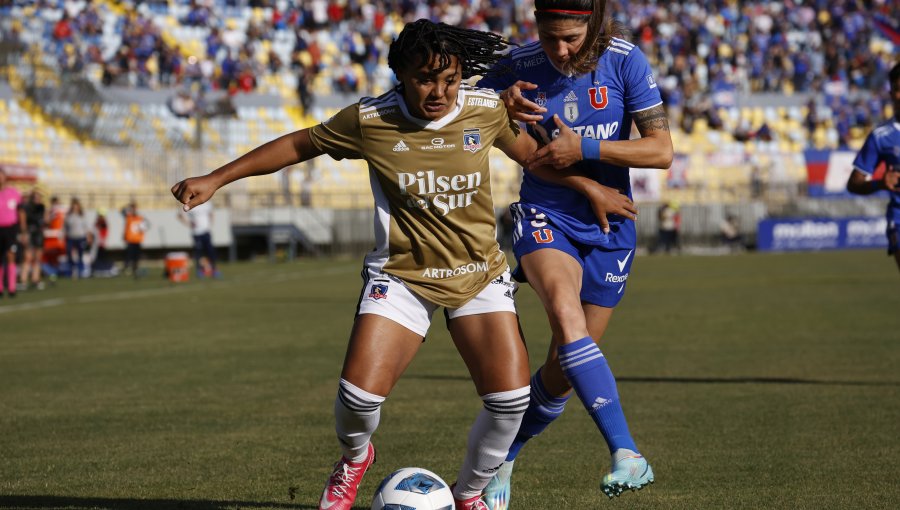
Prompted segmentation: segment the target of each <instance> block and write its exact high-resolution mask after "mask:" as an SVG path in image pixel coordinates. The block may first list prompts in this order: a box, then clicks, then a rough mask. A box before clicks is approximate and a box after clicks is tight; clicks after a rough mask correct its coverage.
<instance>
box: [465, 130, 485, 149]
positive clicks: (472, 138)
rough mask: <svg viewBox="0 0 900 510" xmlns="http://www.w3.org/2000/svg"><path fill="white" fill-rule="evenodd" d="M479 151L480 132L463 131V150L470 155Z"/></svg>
mask: <svg viewBox="0 0 900 510" xmlns="http://www.w3.org/2000/svg"><path fill="white" fill-rule="evenodd" d="M479 149H481V130H479V129H478V128H470V129H463V150H467V151H469V152H471V153H473V154H474V153H475V152H477V151H478V150H479Z"/></svg>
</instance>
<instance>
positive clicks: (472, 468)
mask: <svg viewBox="0 0 900 510" xmlns="http://www.w3.org/2000/svg"><path fill="white" fill-rule="evenodd" d="M530 389H531V387H530V386H525V387H524V388H519V389H517V390H511V391H502V392H499V393H488V394H487V395H483V396H482V397H481V400H483V401H484V409H482V410H481V412H480V413H478V417H477V418H476V419H475V424H474V425H472V430H470V431H469V446H468V450H467V452H466V459H465V460H464V461H463V465H462V468H461V469H460V470H459V476H457V478H456V487H455V488H454V490H453V497H455V498H456V499H458V500H466V499H470V498H474V497H475V496H478V495H480V494H481V493H482V491H484V488H485V487H487V484H488V482H490V481H491V478H492V477H493V476H494V473H496V472H497V470H498V469H500V466H501V465H503V461H504V460H506V454H507V453H509V446H510V445H511V444H512V442H513V439H515V437H516V433H517V432H518V431H519V425H521V424H522V416H523V415H524V414H525V410H526V409H528V398H529V392H530Z"/></svg>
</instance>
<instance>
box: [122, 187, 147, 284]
mask: <svg viewBox="0 0 900 510" xmlns="http://www.w3.org/2000/svg"><path fill="white" fill-rule="evenodd" d="M122 215H123V216H124V217H125V233H124V238H125V268H124V269H123V273H128V270H129V268H131V274H132V276H134V277H135V278H137V277H139V276H140V272H139V271H138V264H139V263H140V260H141V244H143V242H144V232H146V231H147V230H148V229H149V228H150V224H149V223H148V222H147V220H146V219H145V218H144V217H143V216H141V215H140V214H139V213H138V210H137V203H135V202H131V203H130V204H128V205H127V206H126V207H125V208H124V209H122Z"/></svg>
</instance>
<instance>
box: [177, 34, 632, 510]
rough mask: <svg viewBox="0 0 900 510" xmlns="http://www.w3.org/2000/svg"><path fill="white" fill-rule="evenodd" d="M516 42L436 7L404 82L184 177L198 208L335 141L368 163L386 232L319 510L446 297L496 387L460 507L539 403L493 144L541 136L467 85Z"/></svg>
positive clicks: (605, 197) (483, 377)
mask: <svg viewBox="0 0 900 510" xmlns="http://www.w3.org/2000/svg"><path fill="white" fill-rule="evenodd" d="M505 47H506V42H505V41H504V40H502V39H501V38H500V37H498V36H496V35H494V34H489V33H486V32H480V31H475V30H466V29H460V28H456V27H451V26H448V25H444V24H435V23H432V22H430V21H427V20H419V21H416V22H414V23H409V24H407V25H406V27H405V28H404V30H403V31H402V32H401V33H400V35H399V36H398V38H397V39H396V40H395V41H394V42H393V43H392V44H391V47H390V51H389V55H388V64H389V66H390V67H391V69H392V70H393V71H394V72H395V74H396V75H397V78H398V80H399V82H400V85H399V86H398V87H397V88H395V89H394V90H392V91H390V92H388V93H386V94H384V95H382V96H380V97H378V98H364V99H363V100H361V101H360V102H359V103H357V104H354V105H351V106H349V107H347V108H345V109H344V110H342V111H341V112H339V113H338V114H337V115H335V116H334V117H332V118H331V119H329V120H328V121H326V122H324V123H322V124H319V125H317V126H315V127H313V128H310V129H304V130H301V131H297V132H294V133H291V134H288V135H285V136H283V137H281V138H278V139H276V140H274V141H272V142H269V143H267V144H265V145H263V146H261V147H259V148H257V149H255V150H253V151H251V152H250V153H248V154H246V155H244V156H242V157H240V158H238V159H237V160H235V161H233V162H231V163H228V164H227V165H225V166H223V167H221V168H219V169H217V170H215V171H213V172H212V173H210V174H208V175H205V176H202V177H195V178H191V179H187V180H185V181H182V182H180V183H178V184H176V185H175V186H173V187H172V193H173V194H174V195H175V197H176V198H177V199H178V200H179V202H181V203H182V204H184V209H185V210H188V209H190V208H192V207H194V206H196V205H198V204H201V203H203V202H205V201H206V200H209V198H210V197H212V195H213V193H215V191H216V190H217V189H219V188H220V187H222V186H224V185H226V184H228V183H230V182H232V181H235V180H237V179H240V178H243V177H248V176H253V175H263V174H269V173H273V172H276V171H278V170H279V169H281V168H284V167H286V166H289V165H293V164H296V163H299V162H301V161H305V160H308V159H312V158H315V157H317V156H320V155H322V154H326V153H327V154H328V155H330V156H332V157H333V158H335V159H343V158H356V159H365V160H366V161H367V162H368V164H369V171H370V177H371V182H372V192H373V195H374V196H375V203H376V209H375V219H376V221H375V225H376V240H377V244H378V247H377V248H376V249H375V250H374V251H372V252H370V253H369V254H368V255H367V256H366V259H365V271H364V284H363V289H362V292H361V295H360V302H359V307H358V312H357V315H356V319H355V322H354V326H353V330H352V333H351V336H350V342H349V346H348V349H347V354H346V358H345V360H344V366H343V370H342V372H341V379H340V383H339V388H338V395H337V398H336V400H335V418H336V429H337V435H338V439H339V442H340V446H341V449H342V453H343V456H342V457H341V459H340V460H339V461H338V462H337V463H336V464H335V467H334V471H333V473H332V475H331V476H330V477H329V479H328V481H327V483H326V486H325V490H324V493H323V494H322V497H321V499H320V502H319V508H320V509H323V510H333V509H338V510H347V509H350V508H351V507H352V506H353V503H354V501H355V498H356V493H357V489H358V487H359V483H360V481H361V479H362V477H363V474H364V473H365V472H366V470H367V469H368V468H369V466H371V464H372V463H373V462H374V461H375V449H374V447H373V446H372V443H371V441H370V438H371V436H372V434H373V433H374V431H375V429H376V427H377V426H378V422H379V417H380V409H381V405H382V403H383V402H384V400H385V398H386V397H387V395H388V394H389V393H390V392H391V389H392V388H393V387H394V385H395V384H396V382H397V380H398V379H399V378H400V375H401V374H402V373H403V372H404V370H405V369H406V367H407V366H408V365H409V363H410V362H411V361H412V358H413V356H414V355H415V354H416V352H417V351H418V349H419V346H420V345H421V344H422V341H423V339H424V336H425V333H426V331H427V329H428V327H429V325H430V323H431V316H432V313H433V312H434V310H435V309H437V308H438V307H439V306H443V307H445V309H446V315H447V317H448V328H449V330H450V334H451V337H452V338H453V342H454V343H455V345H456V347H457V349H458V350H459V353H460V355H461V356H462V358H463V360H464V362H465V363H466V366H467V367H468V369H469V372H470V374H471V377H472V380H473V382H474V383H475V387H476V389H477V391H478V394H479V395H480V396H481V399H482V400H483V402H484V408H483V409H482V410H481V412H480V414H479V415H478V417H477V418H476V420H475V423H474V425H473V427H472V430H471V432H470V434H469V445H468V449H467V452H466V457H465V460H464V461H463V465H462V468H461V469H460V472H459V474H458V477H457V481H456V484H455V486H454V488H453V495H454V498H455V500H456V508H457V509H461V510H470V509H483V508H485V507H484V502H483V501H482V500H481V493H482V490H483V489H484V487H485V486H486V485H487V483H488V481H489V480H490V478H491V476H492V475H493V473H494V472H496V471H497V469H498V468H499V467H500V465H501V464H502V463H503V461H504V458H505V455H506V452H507V450H508V449H509V445H510V444H511V442H512V440H513V438H514V436H515V434H516V431H517V430H518V428H519V424H520V422H521V419H522V413H523V412H524V411H525V409H526V408H527V406H528V401H529V367H528V357H527V353H526V350H525V344H524V340H523V339H522V337H521V334H520V330H519V326H518V320H517V315H516V311H515V306H514V303H513V293H514V292H515V288H516V287H515V285H516V284H515V283H514V282H513V281H512V280H511V278H510V274H509V268H508V267H507V266H506V261H505V256H504V255H503V253H502V252H501V251H500V249H499V247H498V245H497V241H496V225H495V216H494V209H493V201H492V199H491V188H490V173H489V166H488V159H489V158H488V151H489V149H490V148H491V147H492V146H496V147H498V148H499V149H501V150H502V151H503V152H505V153H506V154H507V155H508V156H509V157H510V158H512V159H514V160H515V161H517V162H523V161H525V160H526V159H527V157H528V156H530V155H531V154H532V153H533V152H534V151H535V150H536V149H537V147H536V142H535V141H534V140H533V139H532V138H531V137H530V136H528V135H526V134H525V133H524V132H520V131H519V129H518V126H517V125H516V124H514V123H511V122H510V121H509V119H508V117H507V113H506V109H505V107H504V105H503V103H502V102H500V101H499V100H498V97H497V96H496V94H494V93H493V92H491V91H485V90H482V89H474V88H471V87H465V86H461V80H463V79H466V78H469V77H472V76H475V75H478V74H482V73H483V72H484V71H485V70H486V69H488V68H490V67H491V66H493V64H495V63H496V61H497V60H498V58H499V52H500V51H502V50H503V49H504V48H505ZM536 171H540V170H536ZM546 177H547V179H552V180H554V181H557V182H561V183H563V184H566V185H568V186H571V187H574V188H576V189H578V190H579V191H581V192H582V193H585V194H586V195H587V196H588V197H590V198H591V200H592V203H594V204H595V207H597V208H599V209H603V210H608V211H610V212H618V213H624V212H625V210H626V209H628V208H630V207H631V205H630V204H629V203H628V201H627V198H626V199H623V198H621V197H622V196H621V195H620V194H618V193H617V192H616V191H615V190H611V189H608V188H603V187H602V186H599V185H597V184H596V183H594V182H593V181H592V180H590V179H586V178H583V177H581V176H578V175H574V174H570V173H566V172H558V173H555V174H552V175H551V174H549V173H548V174H547V175H546Z"/></svg>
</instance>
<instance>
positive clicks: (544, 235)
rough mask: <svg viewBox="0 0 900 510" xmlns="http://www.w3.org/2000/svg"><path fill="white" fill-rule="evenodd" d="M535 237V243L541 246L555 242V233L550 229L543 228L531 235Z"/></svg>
mask: <svg viewBox="0 0 900 510" xmlns="http://www.w3.org/2000/svg"><path fill="white" fill-rule="evenodd" d="M531 235H533V236H534V240H535V242H537V243H539V244H546V243H552V242H553V231H552V230H550V229H549V228H542V229H540V230H535V231H534V232H532V233H531Z"/></svg>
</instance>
